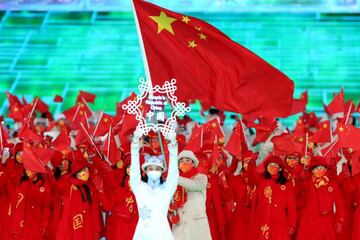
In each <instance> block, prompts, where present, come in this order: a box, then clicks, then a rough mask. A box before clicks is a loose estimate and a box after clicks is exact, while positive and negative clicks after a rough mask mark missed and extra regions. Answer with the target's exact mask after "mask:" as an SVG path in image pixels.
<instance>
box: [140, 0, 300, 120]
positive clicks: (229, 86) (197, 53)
mask: <svg viewBox="0 0 360 240" xmlns="http://www.w3.org/2000/svg"><path fill="white" fill-rule="evenodd" d="M133 2H134V6H135V12H136V17H137V20H138V22H139V27H140V32H141V37H142V40H143V43H144V49H145V55H146V59H147V63H148V67H149V70H150V75H151V80H152V82H153V85H163V83H164V82H165V81H168V80H170V79H172V78H176V79H177V88H178V89H177V91H176V92H175V94H176V95H177V97H178V98H179V100H180V101H184V102H188V101H189V100H195V99H199V100H200V102H201V103H202V105H204V106H214V107H216V108H218V109H221V110H226V111H232V112H237V113H244V114H249V113H252V114H256V113H259V114H262V115H276V116H287V115H288V114H289V112H290V110H291V105H292V99H293V89H294V84H293V82H292V81H291V80H290V79H289V78H288V77H287V76H285V75H284V74H283V73H282V72H280V71H279V70H277V69H276V68H274V67H273V66H271V65H270V64H269V63H267V62H266V61H265V60H263V59H261V58H260V57H259V56H257V55H256V54H255V53H253V52H251V51H250V50H248V49H246V48H245V47H243V46H241V45H240V44H238V43H236V42H234V41H232V40H231V39H230V38H229V37H227V36H226V35H225V34H223V33H222V32H220V31H219V30H218V29H216V28H215V27H213V26H212V25H210V24H208V23H206V22H204V21H202V20H200V19H197V18H194V17H190V16H186V15H182V14H179V13H176V12H172V11H170V10H167V9H164V8H161V7H159V6H156V5H154V4H151V3H148V2H146V1H142V0H134V1H133Z"/></svg>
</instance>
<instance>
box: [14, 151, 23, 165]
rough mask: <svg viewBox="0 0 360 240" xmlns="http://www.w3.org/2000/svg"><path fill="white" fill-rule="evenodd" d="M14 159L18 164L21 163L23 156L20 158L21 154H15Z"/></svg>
mask: <svg viewBox="0 0 360 240" xmlns="http://www.w3.org/2000/svg"><path fill="white" fill-rule="evenodd" d="M15 159H16V161H17V162H18V163H21V164H22V163H23V156H22V153H18V154H16V157H15Z"/></svg>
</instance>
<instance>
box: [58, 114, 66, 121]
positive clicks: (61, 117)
mask: <svg viewBox="0 0 360 240" xmlns="http://www.w3.org/2000/svg"><path fill="white" fill-rule="evenodd" d="M60 119H66V117H65V115H64V114H63V113H60V114H59V115H57V116H56V121H59V120H60Z"/></svg>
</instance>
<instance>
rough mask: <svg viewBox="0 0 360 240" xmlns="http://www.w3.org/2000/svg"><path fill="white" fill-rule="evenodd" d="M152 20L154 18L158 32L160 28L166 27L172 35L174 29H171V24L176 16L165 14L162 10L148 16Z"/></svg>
mask: <svg viewBox="0 0 360 240" xmlns="http://www.w3.org/2000/svg"><path fill="white" fill-rule="evenodd" d="M149 17H150V18H151V19H152V20H154V21H155V22H156V23H157V24H158V31H157V33H158V34H159V33H160V32H161V31H162V30H164V29H166V30H167V31H168V32H170V33H171V34H173V35H174V30H173V29H172V26H171V24H172V23H173V22H175V21H176V18H172V17H168V16H166V13H164V12H163V11H161V12H160V15H159V16H149Z"/></svg>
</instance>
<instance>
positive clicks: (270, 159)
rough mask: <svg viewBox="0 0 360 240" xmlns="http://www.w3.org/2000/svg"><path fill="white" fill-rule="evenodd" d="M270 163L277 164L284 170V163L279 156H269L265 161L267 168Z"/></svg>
mask: <svg viewBox="0 0 360 240" xmlns="http://www.w3.org/2000/svg"><path fill="white" fill-rule="evenodd" d="M269 163H277V164H279V166H280V167H281V168H284V161H283V160H282V159H281V158H280V157H279V156H272V155H270V156H268V157H267V158H265V160H264V167H265V168H266V167H267V165H268V164H269Z"/></svg>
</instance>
